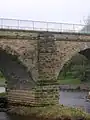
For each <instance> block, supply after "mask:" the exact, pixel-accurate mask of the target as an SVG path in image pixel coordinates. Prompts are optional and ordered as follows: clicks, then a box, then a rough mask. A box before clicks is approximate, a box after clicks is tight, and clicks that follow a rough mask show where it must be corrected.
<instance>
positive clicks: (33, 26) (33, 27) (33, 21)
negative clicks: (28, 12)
mask: <svg viewBox="0 0 90 120" xmlns="http://www.w3.org/2000/svg"><path fill="white" fill-rule="evenodd" d="M32 25H33V30H34V21H32Z"/></svg>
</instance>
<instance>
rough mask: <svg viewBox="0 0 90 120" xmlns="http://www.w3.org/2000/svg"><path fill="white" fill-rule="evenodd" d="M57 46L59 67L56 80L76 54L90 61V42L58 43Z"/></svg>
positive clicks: (57, 67)
mask: <svg viewBox="0 0 90 120" xmlns="http://www.w3.org/2000/svg"><path fill="white" fill-rule="evenodd" d="M56 46H57V50H58V51H57V56H56V57H57V59H58V61H57V66H56V79H57V78H58V75H59V73H60V71H61V70H62V68H63V66H64V65H65V64H66V62H67V61H69V60H70V59H71V58H72V57H73V56H74V55H75V54H77V53H80V54H82V55H84V56H85V57H86V58H87V59H90V43H89V42H87V43H86V42H71V41H70V42H65V41H59V42H56Z"/></svg>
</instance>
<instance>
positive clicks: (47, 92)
mask: <svg viewBox="0 0 90 120" xmlns="http://www.w3.org/2000/svg"><path fill="white" fill-rule="evenodd" d="M55 56H56V46H55V40H54V37H53V36H52V35H49V34H48V33H46V34H40V36H39V40H38V73H39V78H38V82H37V89H36V98H37V100H38V103H39V104H41V105H50V104H58V103H59V98H58V96H59V93H58V92H59V90H58V87H57V80H56V77H55V76H56V75H55V66H56V64H55Z"/></svg>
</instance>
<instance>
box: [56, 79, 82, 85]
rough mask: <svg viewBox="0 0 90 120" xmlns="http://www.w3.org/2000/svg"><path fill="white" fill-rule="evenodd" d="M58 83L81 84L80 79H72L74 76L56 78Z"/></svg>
mask: <svg viewBox="0 0 90 120" xmlns="http://www.w3.org/2000/svg"><path fill="white" fill-rule="evenodd" d="M58 83H59V84H62V85H67V84H69V85H70V84H71V85H73V84H74V85H78V84H81V81H80V80H79V79H74V78H64V79H58Z"/></svg>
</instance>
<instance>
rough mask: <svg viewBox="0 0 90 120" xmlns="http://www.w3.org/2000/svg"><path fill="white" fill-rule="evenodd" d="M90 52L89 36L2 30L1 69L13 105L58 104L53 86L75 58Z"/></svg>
mask: <svg viewBox="0 0 90 120" xmlns="http://www.w3.org/2000/svg"><path fill="white" fill-rule="evenodd" d="M89 48H90V35H88V34H74V33H72V34H69V33H55V32H39V31H38V32H37V31H22V30H20V31H16V30H0V68H1V71H2V72H3V74H4V75H5V77H6V79H7V83H8V89H9V90H8V99H9V101H16V102H19V103H23V104H24V103H25V101H26V103H27V100H28V101H29V103H28V104H30V105H31V104H33V103H34V104H37V105H38V104H39V105H43V104H45V105H48V104H57V103H58V102H57V101H58V97H56V96H57V95H58V88H57V87H55V88H53V85H56V84H57V76H58V74H59V72H60V70H61V69H62V67H63V65H64V64H65V63H66V62H67V61H68V60H69V59H71V57H72V56H73V55H74V54H76V53H77V52H80V51H82V50H86V49H89ZM33 88H34V89H33ZM44 88H45V89H44ZM49 88H51V89H49ZM38 89H39V90H38ZM12 90H13V91H12ZM14 90H16V93H15V91H14ZM18 90H20V91H18ZM23 90H24V91H25V96H23V94H24V91H23ZM10 91H11V92H10ZM26 91H28V93H27V92H26ZM30 91H32V92H34V93H33V94H34V97H33V96H32V95H31V94H30V96H29V92H30ZM15 94H17V95H16V96H15ZM14 97H15V98H14ZM28 97H29V98H28ZM32 99H33V100H32ZM31 101H33V102H31Z"/></svg>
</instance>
